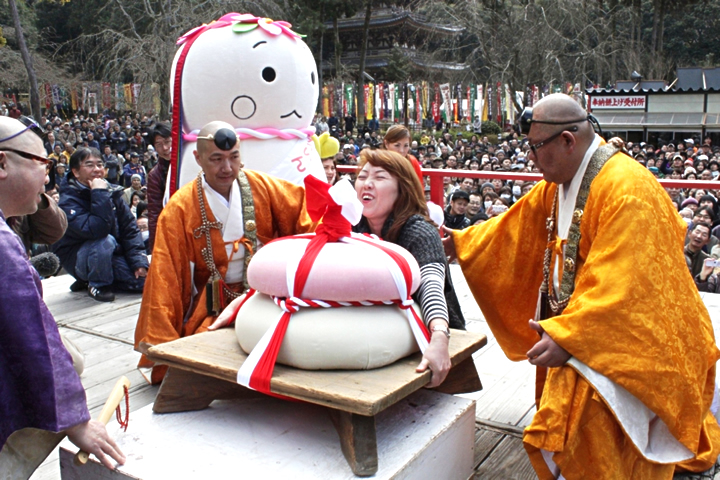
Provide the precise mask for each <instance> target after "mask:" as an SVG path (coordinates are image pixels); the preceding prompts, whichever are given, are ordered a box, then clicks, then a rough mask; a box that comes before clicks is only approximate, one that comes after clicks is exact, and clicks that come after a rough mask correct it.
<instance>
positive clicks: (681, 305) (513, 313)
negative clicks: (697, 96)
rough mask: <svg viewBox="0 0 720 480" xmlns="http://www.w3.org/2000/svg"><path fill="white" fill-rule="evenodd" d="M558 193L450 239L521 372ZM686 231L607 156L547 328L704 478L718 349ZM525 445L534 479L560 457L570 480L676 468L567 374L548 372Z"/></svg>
mask: <svg viewBox="0 0 720 480" xmlns="http://www.w3.org/2000/svg"><path fill="white" fill-rule="evenodd" d="M556 188H557V186H556V185H554V184H549V183H546V182H544V181H543V182H540V183H539V184H538V185H536V186H535V187H534V188H533V189H532V190H531V191H530V192H529V193H528V194H527V195H526V196H525V197H523V198H522V199H521V200H520V201H518V202H517V203H516V204H515V205H513V207H512V208H511V209H510V210H509V211H508V212H507V213H505V214H503V215H501V216H500V217H497V218H493V219H491V220H489V221H487V222H485V223H483V224H481V225H479V226H476V227H470V228H467V229H465V230H462V231H458V232H456V233H454V235H453V237H454V241H455V245H456V250H457V253H458V261H459V263H460V265H461V267H462V270H463V273H464V274H465V277H466V278H467V281H468V284H469V286H470V288H471V290H472V292H473V295H474V297H475V299H476V300H477V302H478V304H479V306H480V307H481V309H482V311H483V314H484V315H485V318H486V319H487V322H488V325H489V326H490V328H491V329H492V331H493V333H494V335H495V337H496V338H497V340H498V343H499V344H500V346H501V347H502V349H503V351H504V352H505V354H506V355H507V356H508V357H509V358H510V359H512V360H516V361H522V360H527V357H526V352H527V351H528V350H530V348H531V347H532V346H533V345H534V344H535V343H536V342H537V341H538V340H539V337H538V334H537V333H536V332H534V331H533V330H531V329H530V328H529V326H528V320H529V319H532V318H534V316H535V310H536V305H537V304H536V302H537V294H538V289H539V287H540V284H541V283H542V278H543V272H542V270H543V254H544V251H545V247H546V244H547V230H546V219H547V218H548V217H550V214H551V209H552V205H553V198H554V195H555V191H556ZM685 230H686V226H685V224H684V223H683V222H682V220H681V219H680V217H679V216H678V214H677V212H676V211H674V209H673V207H672V205H671V203H670V199H669V198H668V195H667V194H666V192H665V191H664V190H663V189H662V187H661V186H660V184H659V183H658V182H657V181H656V180H655V178H654V177H653V176H652V175H651V174H650V173H649V172H648V171H647V170H646V169H644V168H643V167H642V166H640V165H639V164H638V163H637V162H635V161H634V160H632V159H631V158H629V157H628V156H626V155H624V154H621V153H618V154H616V155H614V156H613V157H612V158H611V159H609V160H608V162H607V163H606V164H605V166H604V168H603V169H602V170H601V171H600V173H599V174H598V175H597V177H596V178H595V180H594V182H593V183H592V185H591V188H590V194H589V197H588V201H587V204H586V206H585V209H584V215H583V217H582V222H581V226H580V232H581V240H580V245H579V249H578V252H579V253H578V258H577V264H576V271H577V274H576V278H575V290H574V293H573V295H572V297H571V300H570V303H569V304H568V306H567V308H566V309H565V311H564V312H563V313H562V314H561V315H559V316H556V317H553V318H550V319H548V320H545V321H542V322H541V325H542V327H543V328H544V329H545V331H546V332H547V333H548V334H549V335H550V336H551V337H552V338H553V339H554V340H555V341H556V342H557V343H558V344H559V345H560V346H562V347H563V348H565V349H566V350H567V351H568V352H570V354H571V355H572V356H573V357H574V358H575V359H577V360H578V361H579V362H582V363H583V364H585V365H587V366H589V367H590V368H591V369H593V370H594V371H596V372H599V373H600V374H602V375H604V376H605V377H607V378H609V379H610V380H612V382H615V384H617V385H619V386H621V387H623V388H624V389H626V390H627V391H628V392H630V393H631V394H632V395H633V396H634V397H635V398H637V399H639V400H640V401H641V402H642V404H644V405H645V406H646V407H647V408H649V409H650V410H651V411H652V412H654V414H656V415H657V416H658V417H659V418H660V419H661V420H662V421H663V422H664V423H665V424H666V425H667V428H668V430H669V432H670V433H671V434H672V436H673V437H674V438H675V439H677V440H678V441H679V442H680V443H681V444H682V446H684V447H686V448H687V449H688V450H689V451H690V455H695V458H694V460H690V461H685V462H683V463H682V464H681V467H680V469H682V467H683V466H684V467H687V468H689V469H692V470H693V471H702V470H705V469H708V468H710V466H712V464H713V462H714V461H715V459H716V457H717V455H718V450H719V448H718V447H719V446H720V429H719V428H718V425H717V422H716V421H715V418H714V417H713V416H712V414H710V413H709V407H710V404H711V401H712V398H713V392H714V381H715V362H716V361H717V359H718V349H717V347H716V345H715V340H714V335H713V330H712V326H711V323H710V319H709V316H708V312H707V310H706V308H705V306H704V305H703V303H702V300H701V299H700V297H699V295H698V292H697V288H696V287H695V285H694V283H693V280H692V278H691V277H690V274H689V273H688V270H687V266H686V265H685V260H684V258H683V238H684V235H685ZM555 244H556V245H558V243H557V242H555ZM556 248H557V247H556ZM558 253H559V252H558V251H557V250H556V251H555V255H557V254H558ZM554 257H555V256H553V259H552V264H551V265H554V262H555V258H554ZM561 263H562V262H561ZM551 268H552V267H551ZM551 272H552V270H551ZM551 275H552V273H551ZM561 275H562V270H561V271H560V278H561ZM551 282H552V279H551ZM541 388H542V387H541ZM523 440H524V443H525V447H526V450H527V451H528V454H529V456H530V459H531V461H532V464H533V466H534V468H535V470H536V472H537V473H538V476H539V477H540V478H541V479H546V478H554V476H553V475H552V474H551V472H550V470H549V468H548V465H547V463H546V461H545V460H544V458H543V456H542V452H541V450H540V449H542V450H545V451H548V452H551V453H553V454H554V455H553V456H552V460H553V461H554V463H555V464H556V465H557V466H559V468H560V472H561V473H562V475H563V476H564V477H565V478H567V479H568V480H570V479H587V478H640V479H653V480H655V479H660V478H671V477H672V474H673V470H674V468H675V466H674V465H673V464H669V465H663V464H659V463H655V462H651V461H649V460H648V459H647V458H645V457H644V456H643V455H641V453H640V450H639V448H638V447H637V446H636V445H635V444H634V443H633V442H632V441H631V439H630V438H629V436H628V435H627V433H626V431H625V430H624V427H622V426H621V425H620V423H619V422H618V420H617V418H616V416H615V414H614V413H613V411H612V410H611V409H610V408H609V407H608V403H607V402H606V400H605V399H604V398H602V396H601V395H600V394H599V393H598V390H597V389H596V388H595V387H594V386H593V384H592V383H590V382H589V381H588V380H587V379H586V378H585V377H583V376H582V375H581V374H580V373H579V372H578V370H576V369H575V368H574V367H572V366H570V365H568V364H566V365H564V366H562V367H559V368H551V369H549V370H548V374H547V379H546V382H545V384H544V389H543V390H542V397H541V399H540V404H539V408H538V411H537V413H536V415H535V416H534V418H533V420H532V423H531V424H530V426H529V427H528V428H526V429H525V433H524V437H523ZM681 448H682V447H681Z"/></svg>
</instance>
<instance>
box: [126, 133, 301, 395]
mask: <svg viewBox="0 0 720 480" xmlns="http://www.w3.org/2000/svg"><path fill="white" fill-rule="evenodd" d="M194 154H195V159H196V161H197V163H198V165H200V167H201V170H202V171H201V172H200V174H199V175H198V177H197V178H196V179H195V181H193V182H189V183H187V184H186V185H185V186H183V187H182V188H180V189H179V190H178V191H177V192H175V194H174V195H173V196H172V197H171V198H170V200H169V201H168V203H167V205H165V208H164V209H163V210H162V213H161V214H160V217H159V219H158V224H157V231H156V237H155V245H154V249H153V257H152V265H151V267H150V271H149V273H148V277H147V282H146V284H145V291H144V293H143V301H142V306H141V308H140V316H139V318H138V324H137V328H136V330H135V348H136V349H137V348H138V347H139V346H140V343H147V344H151V345H157V344H160V343H164V342H169V341H171V340H175V339H177V338H180V337H184V336H187V335H192V334H194V333H199V332H203V331H206V330H208V327H209V326H210V325H211V324H212V323H213V321H214V320H215V318H216V317H217V315H218V314H219V313H220V312H221V311H222V309H223V308H224V307H225V305H224V304H223V302H221V301H217V302H216V301H214V300H216V299H219V298H221V297H225V298H226V299H227V303H229V302H230V301H231V300H232V299H234V298H235V297H237V296H239V294H240V293H242V292H243V291H244V290H245V289H246V288H247V283H246V278H247V277H246V272H247V264H248V263H249V260H250V258H251V256H252V254H253V253H254V252H256V251H257V249H258V247H260V246H262V245H263V244H265V243H267V242H269V241H270V240H272V239H273V238H277V237H284V236H287V235H295V234H299V233H306V232H310V231H312V230H314V227H315V224H314V223H312V221H311V220H310V217H309V216H308V214H307V211H306V210H305V189H304V188H302V187H300V186H297V185H295V184H292V183H290V182H287V181H285V180H281V179H279V178H276V177H273V176H271V175H268V174H264V173H260V172H255V171H252V170H242V159H241V158H240V140H239V139H238V137H237V134H236V133H235V130H234V129H233V127H232V126H231V125H229V124H227V123H225V122H211V123H209V124H207V125H205V127H203V128H202V130H201V131H200V133H199V134H198V142H197V150H196V151H195V152H194ZM208 247H210V248H208ZM203 250H205V252H206V253H203ZM208 260H209V263H208ZM152 366H153V363H152V362H150V361H149V360H148V359H147V358H146V357H145V356H143V357H142V359H141V360H140V364H139V367H143V368H147V367H152ZM166 370H167V367H165V366H156V367H154V368H153V372H152V382H153V383H159V382H160V381H161V380H162V378H163V376H164V375H165V371H166Z"/></svg>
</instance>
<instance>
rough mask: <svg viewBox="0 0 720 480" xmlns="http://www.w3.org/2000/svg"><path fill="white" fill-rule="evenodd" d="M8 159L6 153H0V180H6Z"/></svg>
mask: <svg viewBox="0 0 720 480" xmlns="http://www.w3.org/2000/svg"><path fill="white" fill-rule="evenodd" d="M8 176H9V173H8V157H7V153H5V152H0V180H5V179H6V178H8Z"/></svg>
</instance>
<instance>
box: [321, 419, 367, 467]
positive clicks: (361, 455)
mask: <svg viewBox="0 0 720 480" xmlns="http://www.w3.org/2000/svg"><path fill="white" fill-rule="evenodd" d="M328 412H329V413H330V419H331V420H332V422H333V425H335V429H336V430H337V432H338V435H339V436H340V446H341V448H342V452H343V455H345V459H346V460H347V462H348V464H349V465H350V468H351V469H352V471H353V473H354V474H355V475H357V476H359V477H369V476H371V475H375V473H377V470H378V454H377V435H376V432H375V417H366V416H365V415H357V414H355V413H348V412H343V411H341V410H328Z"/></svg>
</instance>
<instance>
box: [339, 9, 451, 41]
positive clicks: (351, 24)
mask: <svg viewBox="0 0 720 480" xmlns="http://www.w3.org/2000/svg"><path fill="white" fill-rule="evenodd" d="M402 24H407V25H410V26H412V27H415V28H417V29H420V30H426V31H428V32H433V33H441V34H446V35H455V34H457V33H460V32H462V31H464V30H465V27H461V26H458V25H447V24H446V25H443V24H439V23H433V22H429V21H428V20H427V18H426V17H425V15H421V14H418V13H413V12H411V11H409V10H406V9H404V8H383V9H378V10H374V11H373V13H372V15H371V17H370V28H371V29H377V28H387V27H395V26H400V25H402ZM364 25H365V14H364V13H363V12H360V13H358V14H356V15H355V16H353V17H350V18H339V19H338V29H339V30H340V31H351V30H362V28H363V27H364ZM325 27H326V28H333V23H332V22H325Z"/></svg>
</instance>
